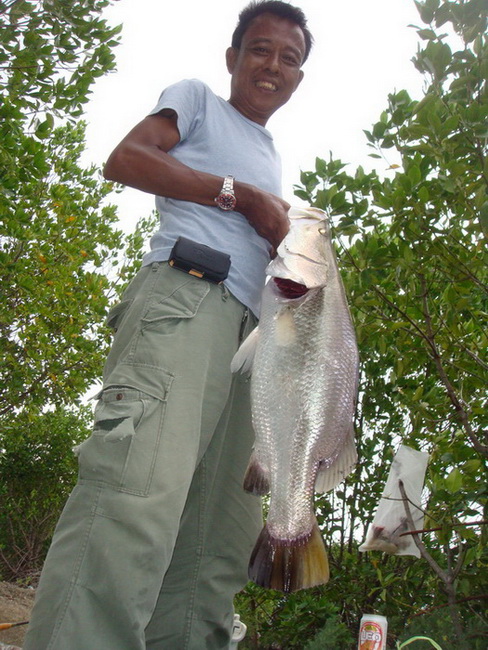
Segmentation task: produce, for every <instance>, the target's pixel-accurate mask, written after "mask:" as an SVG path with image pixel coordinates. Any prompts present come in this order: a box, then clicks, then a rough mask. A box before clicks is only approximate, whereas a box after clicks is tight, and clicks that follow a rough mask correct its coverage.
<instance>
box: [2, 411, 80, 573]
mask: <svg viewBox="0 0 488 650" xmlns="http://www.w3.org/2000/svg"><path fill="white" fill-rule="evenodd" d="M90 416H91V410H90V409H88V408H87V407H85V408H83V409H81V410H80V411H79V412H78V413H76V412H73V411H70V410H67V409H60V410H58V411H48V412H47V413H44V414H43V415H34V416H33V415H32V414H30V413H29V412H27V411H24V412H23V413H22V414H21V415H20V416H19V417H17V418H16V420H15V421H13V420H12V421H11V422H10V423H9V424H7V425H5V426H4V427H3V428H2V431H1V432H0V501H1V503H2V508H1V509H0V579H3V580H11V579H13V578H15V579H21V578H25V577H27V576H32V574H34V573H35V572H36V571H37V570H39V569H40V568H41V564H42V561H43V559H44V555H45V553H46V551H47V546H48V543H49V541H50V539H51V536H52V533H53V530H54V526H55V524H56V520H57V518H58V516H59V513H60V511H61V508H62V506H63V504H64V502H65V500H66V498H67V496H68V494H69V492H70V490H71V488H72V487H73V484H74V481H75V479H76V472H77V462H76V457H75V455H74V453H73V450H72V448H73V446H74V445H76V444H77V443H79V442H81V440H83V439H84V438H86V437H87V435H88V431H89V419H90Z"/></svg>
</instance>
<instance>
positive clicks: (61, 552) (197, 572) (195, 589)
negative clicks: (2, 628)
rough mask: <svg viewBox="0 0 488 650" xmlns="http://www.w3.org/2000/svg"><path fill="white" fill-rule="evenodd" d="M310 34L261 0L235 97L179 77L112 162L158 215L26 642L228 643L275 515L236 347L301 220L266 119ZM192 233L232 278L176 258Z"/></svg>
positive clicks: (74, 646) (113, 317) (170, 646)
mask: <svg viewBox="0 0 488 650" xmlns="http://www.w3.org/2000/svg"><path fill="white" fill-rule="evenodd" d="M311 41H312V39H311V36H310V33H309V31H308V29H307V27H306V20H305V17H304V16H303V13H302V12H301V10H299V9H297V8H294V7H291V6H290V5H288V4H286V3H283V2H280V1H271V2H269V1H265V2H258V3H252V4H251V5H250V6H249V7H247V8H246V9H245V10H244V11H243V12H241V14H240V17H239V23H238V26H237V28H236V30H235V32H234V35H233V39H232V47H230V48H229V49H228V50H227V54H226V58H227V67H228V70H229V72H230V74H231V76H232V77H231V79H232V80H231V93H230V99H229V101H228V102H226V101H224V100H222V99H220V98H219V97H216V96H215V95H214V94H213V93H212V92H211V91H210V90H209V89H208V87H207V86H205V85H204V84H203V83H201V82H199V81H196V80H192V81H184V82H181V83H179V84H175V85H174V86H170V87H169V88H167V89H166V90H165V91H164V92H163V93H162V95H161V97H160V100H159V102H158V105H157V106H156V108H155V109H154V110H153V111H152V112H151V114H150V115H149V116H148V117H146V118H145V119H144V120H143V121H142V122H141V123H140V124H138V125H137V126H136V127H135V128H134V129H133V130H132V131H131V132H130V133H129V134H128V135H127V136H126V137H125V138H124V139H123V140H122V142H121V143H120V144H119V145H118V146H117V147H116V149H115V150H114V152H113V153H112V154H111V156H110V157H109V160H108V161H107V164H106V167H105V175H106V177H107V178H109V179H112V180H116V181H118V182H120V183H124V184H126V185H130V186H132V187H136V188H138V189H140V190H142V191H145V192H150V193H153V194H155V195H156V197H157V198H156V205H157V207H158V210H159V212H160V214H161V227H160V229H159V230H158V232H157V233H156V234H155V235H154V237H153V238H152V240H151V251H150V252H149V253H148V254H147V255H146V257H145V258H144V261H143V268H142V269H141V270H140V271H139V273H138V274H137V276H136V277H135V278H134V280H133V281H132V283H131V285H130V286H129V288H128V289H127V291H126V292H125V294H124V296H123V299H122V301H121V303H120V304H119V305H117V306H116V307H115V308H114V309H113V310H112V311H111V312H110V314H109V317H108V322H109V324H110V325H111V326H112V327H113V328H114V330H115V331H116V334H115V337H114V343H113V347H112V349H111V352H110V354H109V357H108V359H107V363H106V366H105V370H104V384H103V390H102V392H101V393H100V396H99V398H100V399H99V402H98V404H97V407H96V410H95V427H94V431H93V434H92V436H91V437H90V438H89V439H88V440H87V441H85V442H84V443H83V444H82V445H81V446H80V448H79V463H80V471H79V482H78V484H77V486H76V487H75V489H74V491H73V493H72V495H71V497H70V499H69V501H68V503H67V505H66V508H65V510H64V512H63V515H62V517H61V519H60V522H59V524H58V527H57V529H56V533H55V536H54V538H53V543H52V546H51V549H50V552H49V554H48V558H47V560H46V564H45V567H44V571H43V576H42V578H41V582H40V585H39V588H38V595H37V602H36V606H35V608H34V611H33V616H32V621H31V625H30V629H29V632H28V634H27V637H26V643H25V650H47V649H49V650H98V649H99V648H100V649H103V650H143V649H144V648H151V649H153V650H154V649H156V650H187V649H191V650H202V649H204V648H208V649H217V648H227V647H228V646H229V642H230V637H231V633H232V622H233V608H232V599H233V596H234V594H235V593H236V592H237V591H239V590H240V589H241V588H242V587H243V586H244V584H245V583H246V572H247V563H248V559H249V556H250V553H251V550H252V547H253V545H254V542H255V539H256V537H257V534H258V532H259V530H260V527H261V513H260V503H259V501H258V499H256V498H255V497H252V496H250V495H247V494H245V493H244V491H243V489H242V479H243V475H244V472H245V469H246V465H247V461H248V459H249V454H250V450H251V446H252V442H253V433H252V427H251V422H250V408H249V391H248V388H249V386H248V382H247V381H246V380H245V379H243V378H242V377H240V376H239V377H237V376H236V377H232V376H231V374H230V362H231V359H232V357H233V355H234V354H235V352H236V350H237V348H238V347H239V344H240V342H241V341H242V340H243V339H244V338H245V336H246V335H247V334H248V333H249V332H250V331H251V329H252V328H253V327H254V325H255V324H256V319H257V316H258V314H259V299H260V294H261V290H262V287H263V284H264V269H265V267H266V265H267V263H268V262H269V259H270V256H271V255H272V254H273V251H274V249H275V248H276V247H277V246H278V244H279V243H280V241H281V240H282V239H283V237H284V235H285V234H286V232H287V230H288V220H287V212H288V209H289V205H288V204H287V203H286V201H284V200H283V199H282V198H280V196H279V195H280V192H281V188H280V165H279V159H278V157H277V154H276V152H275V150H274V147H273V141H272V138H271V135H270V133H269V132H268V131H267V130H266V129H265V125H266V123H267V121H268V119H269V117H270V116H271V115H272V114H273V113H274V112H275V111H276V110H277V109H278V108H279V107H281V106H282V105H283V104H285V103H286V102H287V101H288V100H289V98H290V97H291V95H292V94H293V92H294V91H295V90H296V88H297V87H298V85H299V83H300V81H301V79H302V76H303V72H302V70H301V65H302V64H303V62H304V61H305V59H306V58H307V56H308V53H309V51H310V47H311ZM179 236H183V237H186V238H188V239H191V240H192V241H193V242H196V243H195V244H192V245H191V246H190V251H196V252H197V253H198V252H199V251H200V252H201V250H203V251H204V252H203V254H204V256H205V255H207V253H208V252H209V249H201V248H199V247H200V245H202V244H203V245H204V246H209V247H211V249H213V250H216V251H221V252H224V253H227V254H230V258H231V264H230V269H229V271H228V277H227V278H226V279H225V281H224V283H221V284H218V283H214V282H211V281H207V280H205V279H200V278H198V277H195V275H190V274H188V273H184V272H182V270H178V269H176V268H172V266H171V265H170V264H168V260H171V259H172V256H173V254H172V250H173V246H174V244H175V241H176V240H177V238H178V237H179ZM210 253H211V252H210ZM213 255H214V254H213V253H211V254H210V257H211V258H212V259H211V263H213ZM196 257H198V255H196ZM190 262H191V265H190V268H192V267H193V266H194V267H195V269H197V272H198V262H199V260H198V259H196V258H195V259H191V260H190ZM177 266H178V265H177Z"/></svg>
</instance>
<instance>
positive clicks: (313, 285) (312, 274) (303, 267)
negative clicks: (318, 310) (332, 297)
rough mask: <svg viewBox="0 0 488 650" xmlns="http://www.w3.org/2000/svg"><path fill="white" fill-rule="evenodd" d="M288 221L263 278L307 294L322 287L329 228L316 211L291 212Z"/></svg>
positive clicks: (300, 209)
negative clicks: (290, 285)
mask: <svg viewBox="0 0 488 650" xmlns="http://www.w3.org/2000/svg"><path fill="white" fill-rule="evenodd" d="M288 217H289V219H290V230H289V231H288V234H287V235H286V237H285V238H284V239H283V241H282V242H281V244H280V245H279V247H278V250H277V255H276V257H275V259H274V260H272V262H270V264H269V265H268V267H267V269H266V273H267V275H269V276H271V277H272V278H281V279H283V280H287V281H289V282H292V283H296V284H297V285H301V286H303V287H306V289H308V290H310V289H318V288H320V287H323V286H325V284H326V282H327V276H328V271H329V262H328V259H327V249H328V246H330V226H329V222H328V219H327V216H326V214H325V212H324V211H323V210H319V209H318V208H291V209H290V211H289V213H288ZM278 284H279V281H278Z"/></svg>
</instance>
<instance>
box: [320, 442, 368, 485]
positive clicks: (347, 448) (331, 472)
mask: <svg viewBox="0 0 488 650" xmlns="http://www.w3.org/2000/svg"><path fill="white" fill-rule="evenodd" d="M357 457H358V455H357V452H356V444H355V442H354V435H353V432H352V431H351V433H349V434H348V436H347V438H346V443H345V445H344V448H343V449H342V451H341V453H340V454H339V456H338V457H337V458H336V460H335V461H334V462H333V463H332V465H330V467H323V468H322V469H319V471H318V473H317V478H316V479H315V492H317V493H318V494H325V493H326V492H330V490H333V489H334V488H335V487H336V486H337V485H339V483H340V482H341V481H342V480H343V479H345V478H346V476H348V475H349V474H350V473H351V471H352V470H353V468H354V465H355V464H356V461H357Z"/></svg>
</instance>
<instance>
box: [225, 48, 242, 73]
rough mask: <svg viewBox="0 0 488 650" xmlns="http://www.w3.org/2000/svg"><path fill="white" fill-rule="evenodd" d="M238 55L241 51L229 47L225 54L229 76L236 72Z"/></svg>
mask: <svg viewBox="0 0 488 650" xmlns="http://www.w3.org/2000/svg"><path fill="white" fill-rule="evenodd" d="M238 54H239V50H237V49H236V48H235V47H228V48H227V50H226V52H225V62H226V63H227V70H228V72H229V74H232V73H233V72H234V68H235V65H236V61H237V55H238Z"/></svg>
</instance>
